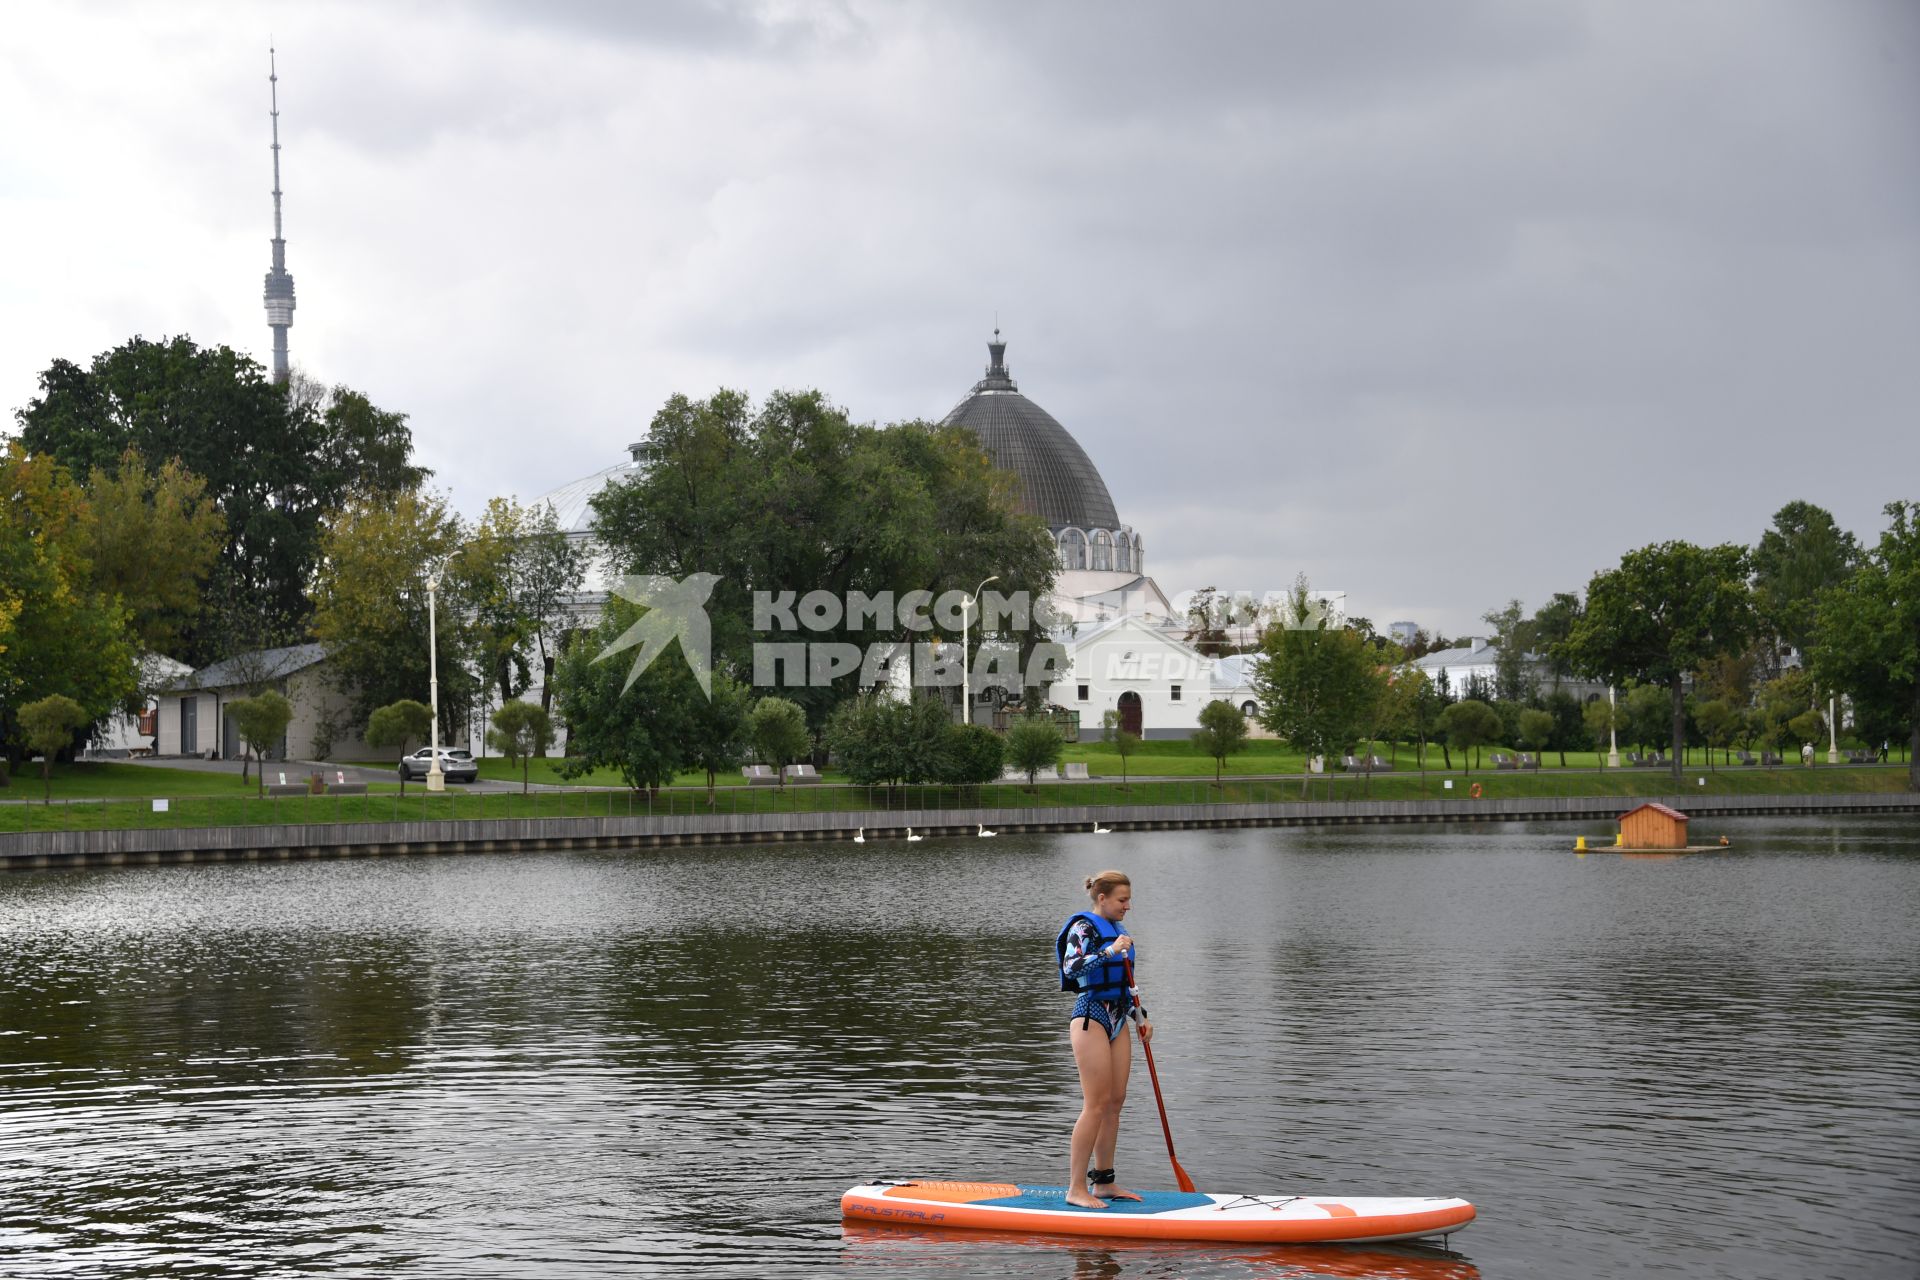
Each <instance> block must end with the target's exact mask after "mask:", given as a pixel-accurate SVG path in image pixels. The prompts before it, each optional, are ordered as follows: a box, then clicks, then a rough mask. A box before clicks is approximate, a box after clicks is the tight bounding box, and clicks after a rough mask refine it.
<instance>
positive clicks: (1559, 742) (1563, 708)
mask: <svg viewBox="0 0 1920 1280" xmlns="http://www.w3.org/2000/svg"><path fill="white" fill-rule="evenodd" d="M1547 714H1548V715H1550V716H1552V717H1553V737H1552V739H1551V741H1549V742H1548V744H1547V749H1548V750H1549V751H1557V752H1559V753H1560V767H1561V768H1562V769H1564V768H1566V767H1567V751H1568V750H1569V749H1572V750H1574V751H1578V750H1580V749H1581V748H1582V747H1583V746H1585V745H1586V728H1585V726H1584V725H1582V724H1581V722H1580V699H1578V698H1576V697H1574V696H1573V695H1572V694H1571V693H1568V692H1567V691H1566V690H1565V689H1555V690H1554V691H1553V692H1552V693H1550V694H1548V695H1547Z"/></svg>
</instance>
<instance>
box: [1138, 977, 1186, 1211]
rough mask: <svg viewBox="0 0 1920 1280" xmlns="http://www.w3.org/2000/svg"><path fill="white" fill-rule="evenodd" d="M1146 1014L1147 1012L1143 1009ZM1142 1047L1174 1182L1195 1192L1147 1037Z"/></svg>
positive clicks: (1142, 1039) (1141, 1039)
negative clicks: (1177, 1151)
mask: <svg viewBox="0 0 1920 1280" xmlns="http://www.w3.org/2000/svg"><path fill="white" fill-rule="evenodd" d="M1126 966H1127V986H1128V987H1129V988H1131V987H1132V986H1133V957H1132V956H1131V955H1129V956H1128V957H1127V958H1126ZM1142 1012H1143V1013H1144V1012H1145V1010H1144V1009H1143V1010H1142ZM1140 1047H1141V1048H1142V1049H1145V1050H1146V1051H1147V1077H1148V1078H1149V1079H1150V1080H1152V1081H1153V1100H1154V1102H1155V1104H1156V1105H1158V1106H1159V1108H1160V1132H1162V1133H1164V1134H1166V1135H1167V1160H1168V1161H1169V1162H1170V1163H1171V1164H1172V1165H1173V1180H1174V1181H1175V1182H1177V1183H1179V1184H1180V1189H1181V1190H1182V1191H1192V1190H1194V1189H1195V1188H1194V1185H1193V1179H1192V1178H1189V1177H1188V1176H1187V1171H1186V1170H1185V1169H1182V1168H1181V1167H1180V1157H1179V1156H1176V1155H1175V1154H1173V1126H1172V1125H1169V1124H1168V1123H1167V1100H1166V1099H1165V1098H1163V1097H1161V1096H1160V1073H1159V1072H1158V1071H1156V1070H1154V1068H1153V1046H1152V1045H1151V1044H1149V1043H1148V1042H1147V1038H1146V1037H1145V1036H1142V1037H1140Z"/></svg>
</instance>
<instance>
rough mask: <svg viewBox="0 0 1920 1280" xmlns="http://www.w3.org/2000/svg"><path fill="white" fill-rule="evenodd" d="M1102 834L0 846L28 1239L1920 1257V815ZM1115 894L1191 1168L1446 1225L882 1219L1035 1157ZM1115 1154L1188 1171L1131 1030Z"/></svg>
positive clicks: (449, 1269)
mask: <svg viewBox="0 0 1920 1280" xmlns="http://www.w3.org/2000/svg"><path fill="white" fill-rule="evenodd" d="M1695 825H1696V827H1697V828H1701V829H1700V830H1698V831H1696V835H1704V836H1707V837H1709V838H1715V837H1717V836H1718V835H1719V834H1720V833H1721V831H1722V830H1725V831H1726V832H1727V833H1728V834H1730V835H1732V836H1733V838H1734V840H1735V845H1734V848H1733V849H1732V851H1730V852H1727V853H1709V854H1698V855H1691V856H1687V857H1680V858H1670V859H1648V858H1622V857H1618V856H1614V855H1592V856H1587V857H1576V856H1575V855H1574V854H1573V853H1571V852H1570V851H1569V850H1570V846H1571V844H1572V841H1573V837H1574V834H1575V829H1574V828H1572V827H1569V826H1565V825H1537V826H1535V825H1522V824H1510V825H1501V826H1488V827H1485V828H1482V829H1477V830H1470V829H1465V828H1460V827H1438V826H1436V827H1425V828H1421V827H1379V828H1348V829H1338V830H1336V829H1318V830H1315V829H1301V830H1288V829H1275V830H1243V831H1207V832H1200V831H1194V832H1149V833H1124V832H1116V833H1114V834H1111V835H1105V836H1098V837H1095V836H1091V835H1084V836H1082V835H1073V836H1065V835H1047V836H1011V835H1008V836H1001V837H999V838H997V839H995V840H991V841H988V840H978V839H969V840H927V841H925V842H923V843H919V844H914V845H911V846H909V845H907V844H905V843H901V842H890V843H886V844H876V843H869V844H867V845H864V846H854V845H850V844H835V845H821V846H754V847H748V848H739V849H720V848H703V849H676V850H661V851H649V852H635V853H627V854H618V853H575V854H529V855H520V856H513V855H493V856H474V857H449V858H444V859H442V858H431V857H420V858H411V859H396V860H386V861H367V862H307V863H294V864H251V865H250V864H232V865H217V866H202V867H168V868H141V869H113V870H87V871H73V872H36V873H23V874H12V875H5V876H0V1275H5V1276H8V1277H14V1276H38V1275H60V1276H95V1275H97V1276H109V1275H110V1276H114V1277H148V1276H169V1277H180V1276H223V1277H227V1276H236V1277H252V1276H286V1275H299V1274H325V1275H328V1276H359V1275H364V1276H382V1277H425V1276H448V1277H452V1276H461V1277H468V1276H528V1277H532V1276H541V1277H547V1276H587V1277H597V1276H615V1275H618V1276H629V1277H630V1276H636V1275H648V1274H660V1273H673V1272H679V1271H682V1270H691V1269H692V1268H693V1266H695V1265H696V1264H697V1265H698V1266H699V1267H700V1269H701V1271H702V1274H709V1273H710V1274H737V1275H755V1276H762V1275H770V1276H782V1275H794V1274H800V1273H811V1272H814V1271H821V1270H839V1271H843V1272H847V1273H850V1274H872V1275H878V1274H887V1275H892V1274H896V1273H897V1274H906V1275H920V1276H939V1275H988V1274H991V1275H996V1276H1000V1277H1036V1278H1039V1277H1046V1278H1048V1280H1052V1278H1054V1277H1059V1276H1063V1275H1073V1276H1076V1277H1095V1276H1098V1277H1105V1276H1286V1277H1306V1276H1322V1275H1325V1276H1402V1277H1405V1276H1416V1277H1446V1278H1448V1280H1457V1278H1460V1277H1472V1276H1487V1277H1540V1276H1568V1277H1583V1276H1622V1275H1639V1274H1649V1275H1662V1276H1681V1277H1722V1276H1724V1277H1742V1278H1749V1277H1782V1278H1783V1280H1784V1278H1791V1280H1809V1278H1812V1277H1825V1276H1834V1277H1847V1278H1849V1280H1861V1278H1862V1277H1875V1276H1887V1277H1912V1276H1914V1275H1916V1274H1920V1093H1917V1091H1916V1078H1917V1072H1920V965H1917V964H1916V957H1920V823H1916V822H1915V821H1914V820H1913V819H1912V818H1904V817H1903V818H1886V819H1869V818H1852V819H1847V820H1845V821H1842V822H1833V821H1829V820H1813V819H1800V818H1783V819H1779V820H1777V821H1768V822H1765V823H1761V822H1756V821H1748V822H1743V823H1736V822H1727V823H1724V824H1723V823H1718V822H1714V821H1711V820H1708V821H1703V822H1696V824H1695ZM1107 866H1116V867H1120V868H1122V869H1125V870H1127V871H1128V872H1130V873H1131V874H1132V876H1133V878H1134V886H1135V895H1136V896H1135V909H1134V913H1133V915H1132V917H1131V918H1130V921H1129V923H1130V926H1131V927H1132V929H1133V930H1134V932H1135V934H1136V936H1137V937H1138V938H1139V939H1140V945H1141V962H1140V981H1141V985H1142V987H1143V989H1144V991H1145V994H1146V997H1147V1003H1148V1006H1149V1008H1151V1009H1152V1010H1153V1012H1154V1015H1155V1022H1156V1026H1157V1029H1158V1032H1159V1034H1158V1036H1157V1037H1156V1040H1155V1049H1156V1060H1157V1063H1158V1066H1159V1071H1160V1077H1161V1083H1162V1085H1163V1087H1164V1089H1165V1092H1166V1100H1167V1107H1168V1110H1169V1113H1170V1117H1171V1120H1172V1124H1173V1134H1174V1138H1175V1141H1176V1145H1177V1149H1178V1153H1179V1158H1180V1162H1181V1164H1182V1165H1183V1166H1184V1167H1185V1168H1186V1169H1187V1171H1188V1172H1189V1173H1190V1174H1192V1175H1193V1177H1194V1178H1195V1180H1196V1181H1197V1182H1198V1183H1199V1184H1200V1186H1201V1187H1202V1188H1203V1189H1209V1190H1224V1191H1235V1192H1238V1191H1250V1192H1266V1193H1294V1192H1300V1191H1308V1190H1314V1191H1327V1192H1345V1193H1347V1194H1405V1195H1461V1196H1465V1197H1467V1198H1468V1199H1471V1200H1473V1201H1474V1202H1475V1203H1476V1204H1477V1205H1478V1206H1479V1209H1480V1214H1481V1218H1480V1221H1479V1222H1477V1223H1476V1224H1474V1225H1473V1226H1472V1227H1470V1228H1469V1229H1468V1230H1466V1231H1465V1232H1463V1233H1460V1234H1458V1235H1455V1236H1454V1237H1453V1238H1452V1240H1451V1248H1452V1250H1453V1252H1451V1253H1447V1252H1441V1251H1439V1250H1435V1249H1427V1248H1419V1247H1413V1248H1408V1247H1400V1248H1388V1247H1382V1248H1372V1249H1327V1248H1319V1249H1286V1248H1270V1249H1259V1248H1247V1247H1235V1248H1225V1249H1223V1248H1208V1247H1204V1246H1184V1247H1183V1246H1165V1245H1153V1246H1147V1245H1142V1246H1135V1247H1122V1248H1109V1247H1102V1246H1098V1245H1089V1244H1084V1243H1074V1242H1067V1243H1061V1242H1056V1241H1049V1240H1042V1239H1019V1238H1000V1237H986V1236H968V1235H966V1234H964V1233H955V1234H949V1235H929V1234H916V1233H911V1232H901V1231H895V1230H889V1229H883V1228H875V1229H868V1230H856V1229H854V1228H852V1227H843V1226H842V1225H841V1224H840V1222H839V1221H838V1208H837V1201H838V1197H839V1194H840V1192H841V1191H843V1190H844V1189H845V1188H846V1187H848V1186H850V1185H852V1184H853V1183H855V1182H859V1181H864V1180H866V1179H868V1178H871V1177H876V1176H915V1175H925V1176H948V1177H969V1178H993V1179H997V1180H1018V1181H1036V1182H1045V1183H1058V1182H1060V1181H1061V1180H1062V1179H1063V1176H1064V1173H1065V1170H1064V1167H1063V1166H1064V1164H1065V1160H1066V1140H1067V1131H1068V1128H1069V1127H1070V1125H1071V1123H1072V1120H1073V1116H1074V1114H1075V1113H1076V1111H1077V1107H1078V1104H1077V1090H1076V1086H1075V1083H1074V1076H1073V1071H1072V1065H1071V1062H1070V1059H1069V1057H1068V1055H1067V1050H1066V1036H1065V1014H1066V1007H1067V1000H1068V998H1067V997H1066V996H1063V995H1061V994H1060V993H1059V992H1058V991H1057V990H1056V989H1054V988H1055V986H1056V984H1055V983H1053V982H1052V980H1051V978H1050V973H1049V969H1050V956H1051V944H1052V939H1053V935H1054V932H1055V930H1056V928H1057V927H1058V924H1059V921H1060V920H1061V918H1062V917H1063V916H1064V915H1065V914H1066V913H1067V912H1068V911H1071V910H1072V909H1074V908H1075V907H1076V906H1078V905H1080V904H1081V903H1082V902H1084V895H1082V894H1081V893H1080V892H1079V889H1078V886H1079V884H1080V882H1081V880H1082V878H1083V877H1085V876H1086V875H1087V874H1088V873H1090V872H1092V871H1096V870H1099V869H1101V868H1103V867H1107ZM1119 1164H1120V1167H1121V1171H1122V1178H1123V1180H1124V1181H1128V1182H1131V1183H1133V1184H1134V1185H1136V1186H1153V1187H1170V1186H1171V1185H1172V1182H1173V1179H1172V1175H1171V1172H1170V1170H1169V1167H1168V1163H1167V1157H1166V1149H1165V1145H1164V1143H1163V1141H1162V1138H1161V1135H1160V1132H1159V1125H1158V1122H1157V1118H1156V1116H1155V1112H1154V1108H1153V1095H1152V1092H1151V1090H1150V1088H1149V1087H1148V1082H1147V1077H1146V1073H1145V1071H1144V1069H1143V1065H1140V1064H1137V1065H1136V1075H1135V1088H1134V1092H1133V1096H1132V1099H1131V1102H1130V1104H1129V1108H1128V1113H1127V1126H1126V1129H1125V1132H1124V1133H1123V1135H1122V1142H1121V1150H1120V1155H1119Z"/></svg>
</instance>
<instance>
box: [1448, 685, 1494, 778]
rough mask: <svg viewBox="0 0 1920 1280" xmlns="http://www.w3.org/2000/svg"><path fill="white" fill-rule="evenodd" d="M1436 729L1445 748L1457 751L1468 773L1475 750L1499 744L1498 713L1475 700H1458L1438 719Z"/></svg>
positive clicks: (1471, 766) (1470, 771)
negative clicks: (1451, 747)
mask: <svg viewBox="0 0 1920 1280" xmlns="http://www.w3.org/2000/svg"><path fill="white" fill-rule="evenodd" d="M1440 728H1441V730H1442V731H1443V732H1444V733H1445V734H1446V735H1447V742H1448V744H1449V745H1450V746H1455V747H1458V748H1459V749H1460V751H1461V759H1462V762H1463V763H1465V764H1466V769H1467V772H1468V773H1472V772H1473V764H1472V760H1473V757H1474V755H1476V754H1477V753H1478V751H1479V748H1481V747H1484V746H1486V745H1488V744H1489V743H1493V742H1498V741H1499V740H1500V729H1501V724H1500V713H1499V712H1497V711H1495V710H1494V709H1493V708H1492V707H1490V706H1488V705H1487V704H1486V703H1484V702H1482V701H1480V700H1479V699H1478V698H1462V699H1461V700H1460V701H1458V702H1456V703H1454V704H1453V705H1452V706H1450V707H1448V708H1447V709H1446V712H1445V714H1443V715H1442V716H1441V717H1440Z"/></svg>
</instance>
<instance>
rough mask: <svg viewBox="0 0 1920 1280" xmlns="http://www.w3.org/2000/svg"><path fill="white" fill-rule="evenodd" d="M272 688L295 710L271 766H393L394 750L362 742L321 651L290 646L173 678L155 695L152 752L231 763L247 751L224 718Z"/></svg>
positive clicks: (348, 705) (359, 729) (318, 647)
mask: <svg viewBox="0 0 1920 1280" xmlns="http://www.w3.org/2000/svg"><path fill="white" fill-rule="evenodd" d="M267 689H272V690H275V691H277V692H278V693H280V694H281V695H283V696H284V697H285V698H286V699H287V701H288V702H291V703H292V704H293V719H292V720H290V721H289V722H288V723H287V732H286V736H285V737H283V738H282V739H281V740H280V743H279V745H278V746H277V748H275V749H274V750H271V751H269V752H268V753H267V755H268V757H269V758H270V759H276V760H397V759H399V756H400V753H399V752H398V751H397V750H394V749H388V750H385V751H380V750H375V749H374V748H372V747H369V746H368V745H367V744H366V740H365V738H364V737H362V736H361V735H362V732H363V731H364V730H365V728H366V726H365V725H363V724H360V723H358V722H357V721H356V720H355V719H354V718H353V714H352V705H351V703H350V702H349V700H348V699H347V697H346V695H345V694H343V693H342V692H340V690H339V689H337V688H335V686H334V682H333V679H332V678H331V672H329V670H328V669H327V650H326V646H324V645H318V644H296V645H292V646H290V647H288V648H284V649H260V650H255V651H253V652H250V653H243V654H236V655H235V656H233V657H231V658H223V659H222V660H220V661H219V662H216V663H214V664H212V665H211V666H207V667H202V668H201V669H200V670H198V671H195V672H193V673H192V674H190V675H187V676H183V677H181V678H179V679H178V680H175V681H174V682H173V684H172V686H171V688H169V689H168V690H167V691H166V692H164V693H162V694H160V695H159V697H158V704H159V715H158V721H159V723H158V725H157V726H156V727H157V734H156V743H157V747H156V754H158V755H162V756H204V757H206V758H207V759H210V760H237V759H239V758H240V755H241V753H242V752H243V751H244V750H245V744H244V743H243V742H242V741H241V740H240V734H239V731H238V730H237V729H236V727H235V726H234V723H233V717H232V715H230V714H229V713H228V710H227V709H228V707H229V706H230V705H231V704H232V703H233V701H234V700H235V699H237V698H245V697H250V696H252V695H253V694H255V693H259V692H262V691H264V690H267Z"/></svg>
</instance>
